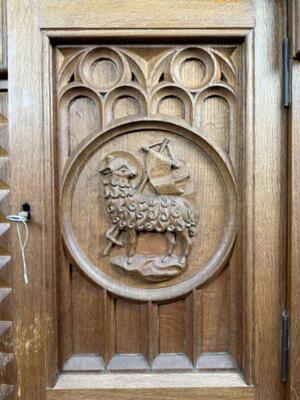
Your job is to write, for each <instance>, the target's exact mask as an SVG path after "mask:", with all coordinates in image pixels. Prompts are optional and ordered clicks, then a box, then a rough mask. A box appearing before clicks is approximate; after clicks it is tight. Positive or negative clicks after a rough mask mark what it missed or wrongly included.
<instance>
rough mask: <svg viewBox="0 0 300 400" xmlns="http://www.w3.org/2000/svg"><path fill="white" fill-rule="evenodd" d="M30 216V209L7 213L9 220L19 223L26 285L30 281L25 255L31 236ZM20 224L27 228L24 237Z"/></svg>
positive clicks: (18, 231) (18, 228) (18, 229)
mask: <svg viewBox="0 0 300 400" xmlns="http://www.w3.org/2000/svg"><path fill="white" fill-rule="evenodd" d="M23 208H24V207H23ZM28 217H29V211H20V212H19V214H15V215H7V217H6V219H7V220H8V221H10V222H16V223H17V234H18V240H19V244H20V250H21V258H22V264H23V278H24V282H25V284H26V285H27V284H28V283H29V279H28V273H27V262H26V256H25V249H26V244H27V241H28V236H29V231H28V226H27V221H28V219H29V218H28ZM20 224H22V225H23V226H24V229H25V236H24V239H22V235H21V231H20Z"/></svg>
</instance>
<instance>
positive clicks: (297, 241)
mask: <svg viewBox="0 0 300 400" xmlns="http://www.w3.org/2000/svg"><path fill="white" fill-rule="evenodd" d="M289 6H290V8H289V16H290V19H289V22H290V24H289V26H290V30H289V35H290V38H291V43H292V46H291V65H290V73H291V92H292V96H291V97H292V98H291V107H290V110H289V148H288V154H289V171H288V177H289V179H288V181H289V203H288V209H289V241H288V290H287V292H288V303H287V305H288V312H289V316H290V343H289V345H290V349H289V350H290V351H289V354H290V359H289V380H288V399H289V400H297V399H298V398H299V397H300V355H299V354H300V352H299V349H300V314H299V309H300V292H299V288H300V229H299V221H300V197H299V194H300V157H299V155H300V117H299V107H300V1H299V0H291V1H290V2H289Z"/></svg>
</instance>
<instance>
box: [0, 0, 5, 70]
mask: <svg viewBox="0 0 300 400" xmlns="http://www.w3.org/2000/svg"><path fill="white" fill-rule="evenodd" d="M6 74H7V15H6V0H1V1H0V76H1V75H4V76H5V75H6Z"/></svg>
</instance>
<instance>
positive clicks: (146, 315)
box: [8, 0, 286, 400]
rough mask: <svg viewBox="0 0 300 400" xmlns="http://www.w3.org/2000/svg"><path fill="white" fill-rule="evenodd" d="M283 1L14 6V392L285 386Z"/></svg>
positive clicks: (92, 394)
mask: <svg viewBox="0 0 300 400" xmlns="http://www.w3.org/2000/svg"><path fill="white" fill-rule="evenodd" d="M16 10H18V12H16ZM281 14H282V8H281V4H280V3H278V2H275V1H265V0H264V1H260V0H259V1H257V2H255V1H251V0H241V1H230V0H228V1H224V2H219V1H216V0H205V1H201V2H199V1H189V2H185V1H181V0H178V1H175V2H169V1H160V0H149V1H147V2H146V1H139V0H137V1H129V0H128V1H123V2H119V1H115V0H113V1H105V0H103V1H101V2H98V1H95V0H87V1H68V0H60V1H55V0H40V1H33V0H26V1H24V0H22V1H21V0H19V1H18V0H11V1H9V2H8V32H9V35H8V49H9V53H8V70H9V87H8V92H9V124H10V137H9V142H10V147H9V158H10V176H11V180H10V200H11V210H12V212H17V211H18V210H19V208H20V207H21V205H22V203H24V202H25V201H26V202H27V203H29V204H30V206H31V220H30V221H29V223H28V225H29V241H28V245H27V249H26V257H27V265H28V275H29V283H28V284H25V283H24V282H23V280H22V266H21V262H20V257H19V252H18V251H17V249H18V242H17V238H16V235H15V234H16V232H15V227H12V229H11V242H12V246H11V255H12V268H13V269H12V286H13V289H14V314H15V316H14V338H15V344H16V345H15V356H16V377H17V378H16V388H15V398H16V399H17V398H19V399H22V400H27V399H49V400H59V399H60V400H62V399H74V400H75V399H87V398H88V399H100V398H105V399H169V398H175V399H182V398H191V399H192V398H194V399H203V400H204V399H239V400H242V399H261V400H280V399H283V398H284V384H283V382H282V381H281V377H280V315H281V312H282V311H283V309H284V306H285V259H286V257H285V256H286V254H285V248H286V242H285V240H286V239H285V236H286V235H285V229H286V214H285V198H284V196H285V193H286V182H285V173H286V162H285V160H286V139H285V138H286V121H285V116H284V112H283V111H282V107H281V62H280V58H281V55H280V49H281V44H280V43H281V38H282V36H283V33H284V32H282V31H281V29H282V24H281V21H282V15H281ZM282 196H283V197H282ZM12 249H13V250H12Z"/></svg>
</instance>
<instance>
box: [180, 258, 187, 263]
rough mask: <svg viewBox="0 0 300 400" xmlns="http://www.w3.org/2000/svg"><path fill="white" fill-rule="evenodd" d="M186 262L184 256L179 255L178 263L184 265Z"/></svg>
mask: <svg viewBox="0 0 300 400" xmlns="http://www.w3.org/2000/svg"><path fill="white" fill-rule="evenodd" d="M185 262H186V257H181V258H180V264H182V265H184V264H185Z"/></svg>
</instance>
